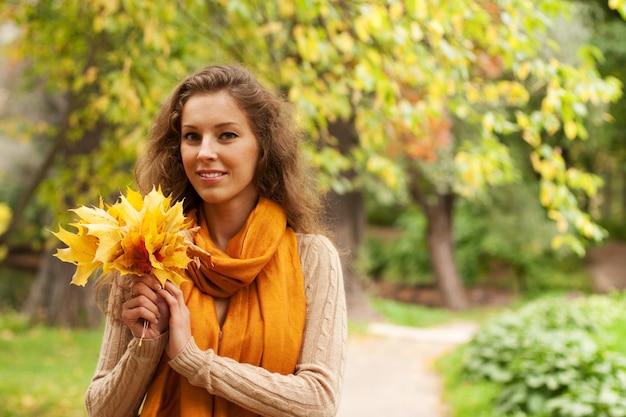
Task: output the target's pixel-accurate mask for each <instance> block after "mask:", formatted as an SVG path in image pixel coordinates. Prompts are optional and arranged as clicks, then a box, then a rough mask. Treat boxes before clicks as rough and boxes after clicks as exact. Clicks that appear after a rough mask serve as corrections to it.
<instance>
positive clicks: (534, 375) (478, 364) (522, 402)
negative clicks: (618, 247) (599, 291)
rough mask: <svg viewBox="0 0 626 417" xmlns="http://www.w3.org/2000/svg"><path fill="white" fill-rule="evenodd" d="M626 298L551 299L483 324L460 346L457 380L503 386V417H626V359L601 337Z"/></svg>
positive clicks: (498, 407) (498, 403)
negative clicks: (610, 347)
mask: <svg viewBox="0 0 626 417" xmlns="http://www.w3.org/2000/svg"><path fill="white" fill-rule="evenodd" d="M624 305H625V303H624V298H623V296H614V297H603V296H590V297H585V298H579V299H570V300H567V299H563V298H554V297H553V298H549V299H544V300H539V301H537V302H533V303H530V304H528V305H527V306H525V307H523V308H522V309H520V310H519V311H516V312H509V313H506V314H503V315H501V316H498V317H497V318H496V319H495V320H492V321H490V322H488V323H486V324H485V325H484V326H483V327H482V328H481V329H480V331H479V332H478V333H477V334H476V336H475V337H474V339H473V340H472V341H471V342H470V343H469V344H468V345H467V346H465V348H464V350H463V359H462V362H461V367H462V375H463V376H464V378H466V379H467V380H470V381H488V382H490V383H497V384H499V385H500V389H499V393H498V395H497V396H496V398H495V404H494V409H495V411H496V412H497V413H499V415H504V416H515V417H518V416H537V417H600V416H606V417H619V416H622V417H623V416H626V402H624V401H623V398H626V358H624V357H623V356H622V355H621V354H619V353H617V352H613V351H611V350H609V349H608V348H609V346H610V344H611V338H610V337H607V333H606V329H607V328H608V327H609V326H610V325H611V323H612V322H614V321H615V320H618V319H619V317H620V314H621V313H622V311H623V309H624Z"/></svg>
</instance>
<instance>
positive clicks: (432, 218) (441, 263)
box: [425, 194, 469, 310]
mask: <svg viewBox="0 0 626 417" xmlns="http://www.w3.org/2000/svg"><path fill="white" fill-rule="evenodd" d="M453 202H454V195H452V194H447V195H439V196H438V197H437V203H436V204H433V205H430V206H429V207H428V208H427V209H426V210H425V213H426V217H427V219H428V228H427V230H428V232H427V233H428V249H429V252H430V258H431V262H432V266H433V270H434V273H435V277H436V280H437V287H438V288H439V291H440V292H441V295H442V297H443V300H444V302H445V304H446V306H447V307H448V308H450V309H452V310H465V309H467V308H468V307H469V301H468V298H467V294H466V292H465V288H464V286H463V282H462V280H461V276H460V275H459V271H458V269H457V266H456V260H455V257H454V248H455V243H454V229H453V223H452V209H453Z"/></svg>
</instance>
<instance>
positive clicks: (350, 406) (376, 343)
mask: <svg viewBox="0 0 626 417" xmlns="http://www.w3.org/2000/svg"><path fill="white" fill-rule="evenodd" d="M475 331H476V325H475V324H474V323H468V322H454V323H451V324H446V325H443V326H438V327H432V328H426V329H418V328H408V327H401V326H393V325H389V324H382V323H372V324H370V325H369V327H368V331H367V332H366V333H365V334H356V335H351V336H350V339H349V342H348V358H347V362H346V374H345V379H344V390H343V396H342V400H341V405H340V408H339V413H338V414H337V416H338V417H374V416H376V417H379V416H390V417H447V416H448V414H447V411H446V406H445V404H444V403H443V402H442V400H441V392H442V386H441V377H440V376H439V374H438V373H437V371H436V370H435V369H434V361H435V360H436V359H437V358H439V357H440V356H441V355H443V354H444V353H446V352H447V351H449V350H450V349H452V348H453V347H455V346H457V345H459V344H461V343H464V342H466V341H468V340H470V338H471V337H472V335H473V334H474V332H475Z"/></svg>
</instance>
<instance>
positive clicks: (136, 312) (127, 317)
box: [122, 298, 161, 324]
mask: <svg viewBox="0 0 626 417" xmlns="http://www.w3.org/2000/svg"><path fill="white" fill-rule="evenodd" d="M160 316H161V314H160V312H159V309H158V307H157V305H156V304H155V303H153V302H151V301H148V300H146V299H145V298H143V299H142V298H131V299H130V300H128V301H126V302H125V303H124V304H123V305H122V318H123V319H124V321H125V322H126V323H127V324H128V323H133V322H138V321H140V320H141V319H143V320H147V321H149V322H150V323H154V324H157V323H158V322H159V318H160Z"/></svg>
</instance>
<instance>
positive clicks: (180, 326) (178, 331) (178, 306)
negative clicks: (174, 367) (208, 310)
mask: <svg viewBox="0 0 626 417" xmlns="http://www.w3.org/2000/svg"><path fill="white" fill-rule="evenodd" d="M159 294H160V295H161V296H162V297H163V299H164V300H165V302H166V303H167V305H168V306H169V313H170V316H169V320H170V322H169V326H170V338H169V342H168V343H167V347H166V348H165V353H167V356H169V357H170V359H171V358H174V357H175V356H176V355H178V354H179V353H180V352H181V351H182V350H183V348H184V347H185V345H186V344H187V342H188V341H189V338H191V319H190V314H189V308H187V304H185V299H184V297H183V292H182V290H181V289H180V288H178V287H177V286H176V285H174V284H173V283H172V282H170V281H167V282H166V283H165V289H163V290H161V291H159Z"/></svg>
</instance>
